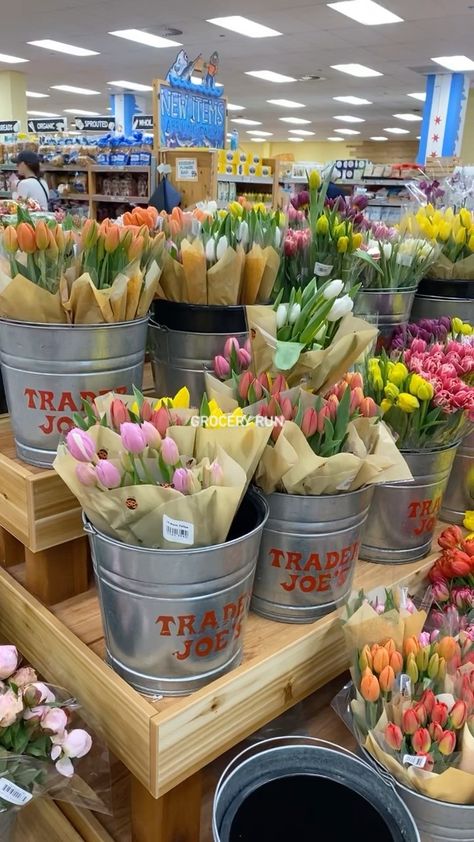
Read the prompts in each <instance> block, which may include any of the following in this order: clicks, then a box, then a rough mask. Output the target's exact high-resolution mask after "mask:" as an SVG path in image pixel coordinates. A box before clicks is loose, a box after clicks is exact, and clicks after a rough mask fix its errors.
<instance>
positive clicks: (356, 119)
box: [334, 114, 365, 123]
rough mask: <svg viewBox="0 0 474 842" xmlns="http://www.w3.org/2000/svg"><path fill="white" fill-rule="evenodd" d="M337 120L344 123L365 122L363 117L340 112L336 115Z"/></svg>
mask: <svg viewBox="0 0 474 842" xmlns="http://www.w3.org/2000/svg"><path fill="white" fill-rule="evenodd" d="M334 119H335V120H341V122H343V123H365V120H364V119H363V118H362V117H351V115H350V114H339V115H338V116H335V117H334Z"/></svg>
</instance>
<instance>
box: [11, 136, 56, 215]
mask: <svg viewBox="0 0 474 842" xmlns="http://www.w3.org/2000/svg"><path fill="white" fill-rule="evenodd" d="M14 162H15V163H16V164H18V168H17V171H18V177H19V179H20V180H19V182H18V185H17V187H16V190H15V191H14V193H13V198H14V199H34V201H35V202H38V204H39V206H40V208H41V210H44V211H47V210H48V204H49V187H48V185H47V182H46V181H45V179H44V178H41V169H40V159H39V157H38V155H37V154H36V152H31V151H29V150H28V149H25V150H24V151H23V152H20V153H19V154H18V155H17V157H16V158H15V159H14Z"/></svg>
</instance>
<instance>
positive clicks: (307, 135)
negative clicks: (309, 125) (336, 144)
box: [288, 129, 316, 137]
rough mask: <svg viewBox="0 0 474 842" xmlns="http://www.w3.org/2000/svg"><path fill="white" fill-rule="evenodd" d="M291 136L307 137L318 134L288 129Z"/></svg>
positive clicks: (305, 130) (306, 130) (304, 130)
mask: <svg viewBox="0 0 474 842" xmlns="http://www.w3.org/2000/svg"><path fill="white" fill-rule="evenodd" d="M288 131H289V133H290V134H300V135H302V136H303V135H304V136H305V137H309V136H310V135H314V134H316V132H309V131H308V129H288Z"/></svg>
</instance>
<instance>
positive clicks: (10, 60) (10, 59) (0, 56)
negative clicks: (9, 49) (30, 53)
mask: <svg viewBox="0 0 474 842" xmlns="http://www.w3.org/2000/svg"><path fill="white" fill-rule="evenodd" d="M0 61H4V62H5V64H24V63H25V62H26V61H29V58H18V56H7V55H5V53H0Z"/></svg>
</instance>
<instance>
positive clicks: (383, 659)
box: [373, 646, 390, 674]
mask: <svg viewBox="0 0 474 842" xmlns="http://www.w3.org/2000/svg"><path fill="white" fill-rule="evenodd" d="M389 660H390V658H389V654H388V652H387V650H386V649H385V648H384V647H383V646H381V647H380V648H379V649H377V651H376V652H375V654H374V656H373V670H374V672H375V673H377V674H380V673H381V672H382V670H383V669H385V667H387V666H388V664H389Z"/></svg>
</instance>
